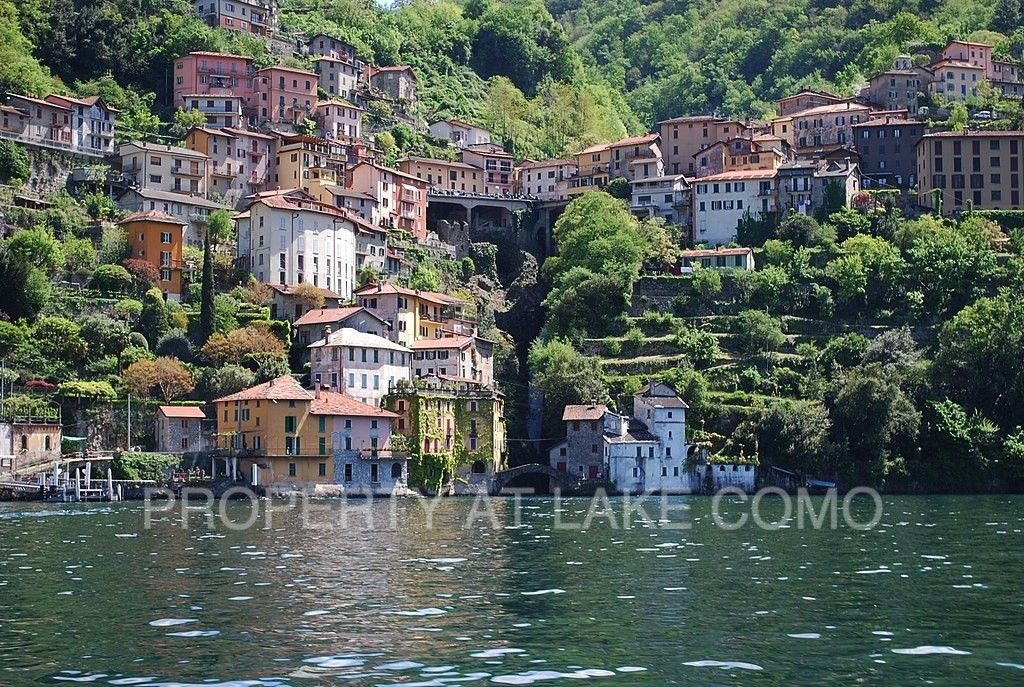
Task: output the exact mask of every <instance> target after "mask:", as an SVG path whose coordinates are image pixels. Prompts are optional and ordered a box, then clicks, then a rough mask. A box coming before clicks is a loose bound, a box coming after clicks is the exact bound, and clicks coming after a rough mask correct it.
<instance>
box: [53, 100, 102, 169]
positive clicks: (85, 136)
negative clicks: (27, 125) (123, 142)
mask: <svg viewBox="0 0 1024 687" xmlns="http://www.w3.org/2000/svg"><path fill="white" fill-rule="evenodd" d="M46 101H47V102H50V103H53V104H57V105H65V106H67V107H68V108H70V110H71V145H72V146H73V147H74V149H75V150H76V151H81V152H84V153H88V154H99V155H109V154H111V153H113V152H114V124H115V122H116V120H117V110H115V109H114V108H112V107H108V106H107V104H106V103H104V102H103V99H102V98H101V97H100V96H98V95H94V96H90V97H87V98H71V97H69V96H66V95H57V94H53V95H49V96H47V97H46Z"/></svg>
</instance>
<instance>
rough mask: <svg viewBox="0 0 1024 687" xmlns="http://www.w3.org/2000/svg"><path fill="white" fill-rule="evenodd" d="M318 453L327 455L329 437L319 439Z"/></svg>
mask: <svg viewBox="0 0 1024 687" xmlns="http://www.w3.org/2000/svg"><path fill="white" fill-rule="evenodd" d="M317 453H318V454H319V455H321V456H326V455H327V437H319V438H318V439H317Z"/></svg>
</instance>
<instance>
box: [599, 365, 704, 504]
mask: <svg viewBox="0 0 1024 687" xmlns="http://www.w3.org/2000/svg"><path fill="white" fill-rule="evenodd" d="M686 408H687V406H686V403H684V402H683V400H682V399H681V398H679V396H677V395H676V392H675V389H673V388H672V387H670V386H668V385H667V384H662V383H660V382H652V383H650V384H648V385H647V386H646V387H644V388H643V389H641V390H640V391H639V392H638V393H637V394H635V395H634V396H633V417H632V418H626V417H620V418H619V421H618V422H616V423H612V427H611V429H612V431H611V432H610V433H609V435H608V439H607V441H608V473H607V474H608V476H609V478H610V479H611V481H612V482H614V483H615V486H616V488H618V489H619V490H620V491H623V492H629V493H641V492H645V491H658V492H663V493H673V492H675V493H685V492H689V491H692V490H693V489H694V487H695V485H693V484H691V483H690V475H689V472H688V470H687V466H686V453H687V444H686Z"/></svg>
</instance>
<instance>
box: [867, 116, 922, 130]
mask: <svg viewBox="0 0 1024 687" xmlns="http://www.w3.org/2000/svg"><path fill="white" fill-rule="evenodd" d="M921 124H924V122H922V121H919V120H917V119H906V118H905V117H875V118H874V119H869V120H868V121H866V122H857V123H856V124H854V125H853V127H854V128H855V129H856V128H859V127H862V126H914V125H921Z"/></svg>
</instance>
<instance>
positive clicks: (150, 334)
mask: <svg viewBox="0 0 1024 687" xmlns="http://www.w3.org/2000/svg"><path fill="white" fill-rule="evenodd" d="M136 327H137V329H138V330H139V332H140V333H141V334H142V335H143V336H144V337H145V339H144V340H146V341H159V340H160V337H162V336H163V335H164V334H166V333H167V330H168V329H169V328H170V323H169V322H168V321H167V306H166V305H165V304H164V295H163V294H162V293H160V290H159V289H150V290H149V291H147V292H146V293H145V294H144V295H143V296H142V313H141V314H140V315H139V322H138V324H137V325H136Z"/></svg>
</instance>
